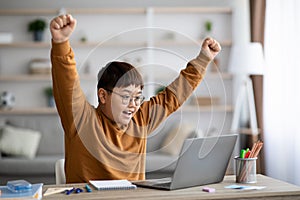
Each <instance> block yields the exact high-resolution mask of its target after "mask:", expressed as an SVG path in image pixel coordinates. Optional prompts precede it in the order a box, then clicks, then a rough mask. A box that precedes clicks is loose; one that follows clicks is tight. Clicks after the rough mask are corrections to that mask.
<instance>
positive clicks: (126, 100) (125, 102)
mask: <svg viewBox="0 0 300 200" xmlns="http://www.w3.org/2000/svg"><path fill="white" fill-rule="evenodd" d="M106 91H108V92H111V93H114V94H116V95H118V96H119V97H121V99H122V104H123V105H129V103H130V102H131V101H134V103H135V105H136V106H140V105H141V104H142V103H143V102H144V100H145V97H144V96H143V95H138V96H135V97H131V96H130V95H122V94H119V93H117V92H114V91H112V90H107V89H106Z"/></svg>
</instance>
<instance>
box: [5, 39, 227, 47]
mask: <svg viewBox="0 0 300 200" xmlns="http://www.w3.org/2000/svg"><path fill="white" fill-rule="evenodd" d="M70 43H71V45H72V47H73V48H77V47H78V48H96V47H97V46H104V47H115V46H121V47H122V46H123V47H131V46H134V47H146V46H147V42H146V41H141V42H123V41H120V42H117V41H114V42H103V41H100V42H72V41H71V42H70ZM220 44H221V45H222V46H230V45H231V44H232V42H231V41H230V40H226V41H220ZM191 45H198V46H199V47H200V45H201V40H198V41H195V42H194V43H193V42H188V41H187V42H185V41H155V42H154V45H153V46H191ZM0 47H1V48H4V47H6V48H50V47H51V44H50V43H49V42H12V43H2V44H0Z"/></svg>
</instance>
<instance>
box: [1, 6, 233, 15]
mask: <svg viewBox="0 0 300 200" xmlns="http://www.w3.org/2000/svg"><path fill="white" fill-rule="evenodd" d="M150 8H152V9H153V12H155V13H165V14H170V13H177V14H179V13H218V14H222V13H223V14H231V13H232V9H231V8H229V7H150ZM65 10H66V13H71V14H146V13H147V8H144V7H141V8H65ZM59 11H60V9H45V8H44V9H0V15H42V16H45V15H58V13H59Z"/></svg>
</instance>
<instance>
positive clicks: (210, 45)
mask: <svg viewBox="0 0 300 200" xmlns="http://www.w3.org/2000/svg"><path fill="white" fill-rule="evenodd" d="M201 48H202V49H201V51H202V52H203V53H204V54H205V55H206V56H208V57H209V58H210V59H211V60H213V59H214V58H215V57H216V55H217V54H218V53H219V52H220V51H221V45H220V44H219V43H218V42H217V41H216V40H214V39H213V38H210V37H208V38H206V39H205V40H204V41H203V43H202V47H201Z"/></svg>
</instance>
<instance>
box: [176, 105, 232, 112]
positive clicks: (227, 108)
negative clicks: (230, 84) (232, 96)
mask: <svg viewBox="0 0 300 200" xmlns="http://www.w3.org/2000/svg"><path fill="white" fill-rule="evenodd" d="M181 111H183V112H232V111H233V107H232V106H231V105H212V106H210V105H207V106H196V105H195V106H193V105H184V106H183V107H182V108H181Z"/></svg>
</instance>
